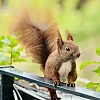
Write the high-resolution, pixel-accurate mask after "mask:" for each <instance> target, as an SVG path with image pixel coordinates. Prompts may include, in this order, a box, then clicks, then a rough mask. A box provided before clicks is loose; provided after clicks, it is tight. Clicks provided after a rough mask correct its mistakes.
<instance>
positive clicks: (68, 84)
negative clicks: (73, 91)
mask: <svg viewBox="0 0 100 100" xmlns="http://www.w3.org/2000/svg"><path fill="white" fill-rule="evenodd" d="M67 86H70V87H75V83H74V82H73V83H67Z"/></svg>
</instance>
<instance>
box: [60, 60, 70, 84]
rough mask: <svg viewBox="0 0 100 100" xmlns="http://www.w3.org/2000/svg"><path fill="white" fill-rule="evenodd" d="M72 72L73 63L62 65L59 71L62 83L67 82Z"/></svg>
mask: <svg viewBox="0 0 100 100" xmlns="http://www.w3.org/2000/svg"><path fill="white" fill-rule="evenodd" d="M70 71H71V62H70V61H68V62H64V63H62V65H61V67H60V69H59V71H58V73H59V76H60V81H61V82H67V76H68V73H69V72H70Z"/></svg>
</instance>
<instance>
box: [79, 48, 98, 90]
mask: <svg viewBox="0 0 100 100" xmlns="http://www.w3.org/2000/svg"><path fill="white" fill-rule="evenodd" d="M96 54H97V55H98V56H100V48H97V49H96ZM90 64H97V65H98V66H99V67H98V68H97V69H95V70H93V72H94V73H96V74H97V75H98V76H99V77H100V61H99V62H96V61H86V62H84V63H83V64H81V66H80V70H82V69H83V68H84V67H86V66H87V65H90ZM86 87H87V88H88V89H93V88H95V90H96V91H97V92H98V91H100V83H94V82H89V83H88V84H87V85H86Z"/></svg>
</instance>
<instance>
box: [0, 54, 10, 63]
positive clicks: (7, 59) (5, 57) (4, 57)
mask: <svg viewBox="0 0 100 100" xmlns="http://www.w3.org/2000/svg"><path fill="white" fill-rule="evenodd" d="M9 59H10V57H8V56H4V55H2V56H0V61H5V62H9Z"/></svg>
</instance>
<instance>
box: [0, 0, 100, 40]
mask: <svg viewBox="0 0 100 100" xmlns="http://www.w3.org/2000/svg"><path fill="white" fill-rule="evenodd" d="M81 1H84V2H83V4H82V3H80V2H81ZM5 2H7V3H6V7H5V5H4V7H5V10H3V11H2V12H0V24H1V26H0V33H1V34H6V33H7V30H5V28H6V29H7V27H8V26H9V21H10V20H11V16H10V12H11V11H12V10H14V9H16V8H20V7H21V6H23V5H24V6H26V7H27V8H29V9H37V8H40V9H45V10H46V9H51V10H52V12H53V14H54V16H55V17H56V20H57V21H58V25H59V26H60V30H61V32H62V33H65V29H66V28H67V29H69V30H70V31H71V32H72V33H73V35H74V38H75V40H76V41H77V42H82V41H83V40H86V38H90V37H96V36H97V37H98V36H100V35H99V32H100V28H99V26H100V0H5ZM79 5H80V8H78V6H79ZM1 10H2V9H1ZM32 13H34V12H32ZM15 20H16V19H15ZM62 35H63V34H62ZM63 38H65V36H64V35H63Z"/></svg>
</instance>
